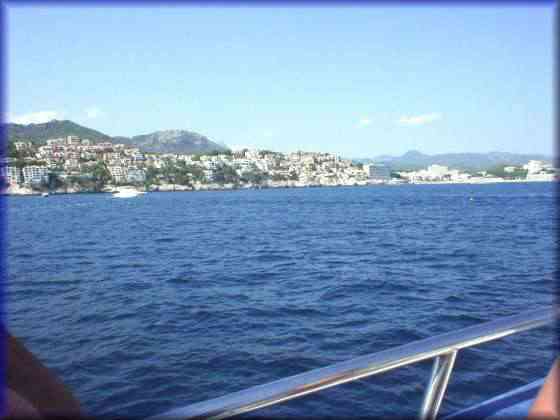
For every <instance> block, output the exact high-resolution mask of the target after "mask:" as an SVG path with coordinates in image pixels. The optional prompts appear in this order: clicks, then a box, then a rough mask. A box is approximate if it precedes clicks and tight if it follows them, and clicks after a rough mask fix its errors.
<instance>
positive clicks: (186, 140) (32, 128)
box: [7, 120, 228, 154]
mask: <svg viewBox="0 0 560 420" xmlns="http://www.w3.org/2000/svg"><path fill="white" fill-rule="evenodd" d="M7 128H8V141H18V140H25V141H32V142H34V143H37V144H44V143H45V142H46V140H47V139H53V138H59V137H66V136H70V135H73V136H78V137H81V138H83V139H89V140H91V141H93V142H94V143H99V142H104V141H110V142H113V143H124V144H128V145H131V146H136V147H138V148H140V150H143V151H145V152H155V153H186V154H193V153H208V152H212V151H226V150H228V147H227V146H225V145H221V144H217V143H214V142H213V141H211V140H210V139H208V138H207V137H205V136H203V135H201V134H198V133H195V132H193V131H187V130H165V131H156V132H155V133H151V134H144V135H140V136H134V137H124V136H115V137H111V136H108V135H107V134H104V133H101V132H99V131H96V130H93V129H91V128H88V127H84V126H81V125H79V124H76V123H74V122H72V121H69V120H63V121H60V120H52V121H49V122H47V123H42V124H27V125H22V124H12V123H10V124H7Z"/></svg>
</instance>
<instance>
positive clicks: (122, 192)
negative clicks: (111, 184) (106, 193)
mask: <svg viewBox="0 0 560 420" xmlns="http://www.w3.org/2000/svg"><path fill="white" fill-rule="evenodd" d="M142 194H146V193H145V192H144V191H138V190H137V189H135V188H120V189H118V190H115V191H113V197H114V198H132V197H137V196H139V195H142Z"/></svg>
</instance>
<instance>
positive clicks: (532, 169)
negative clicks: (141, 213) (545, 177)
mask: <svg viewBox="0 0 560 420" xmlns="http://www.w3.org/2000/svg"><path fill="white" fill-rule="evenodd" d="M550 168H551V165H550V164H548V163H546V162H543V161H542V160H530V161H529V162H528V163H527V164H526V165H523V169H525V170H527V175H530V174H538V173H539V172H542V171H543V170H545V169H550Z"/></svg>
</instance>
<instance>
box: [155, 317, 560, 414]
mask: <svg viewBox="0 0 560 420" xmlns="http://www.w3.org/2000/svg"><path fill="white" fill-rule="evenodd" d="M559 316H560V310H559V309H558V308H557V307H554V308H543V309H538V310H532V311H528V312H523V313H520V314H518V315H513V316H508V317H504V318H500V319H497V320H494V321H490V322H485V323H481V324H478V325H474V326H471V327H468V328H464V329H461V330H457V331H453V332H449V333H445V334H441V335H437V336H434V337H430V338H426V339H422V340H418V341H414V342H412V343H409V344H405V345H402V346H398V347H395V348H391V349H388V350H383V351H380V352H377V353H373V354H368V355H365V356H360V357H357V358H355V359H351V360H348V361H345V362H340V363H336V364H333V365H330V366H327V367H323V368H318V369H313V370H310V371H307V372H304V373H301V374H298V375H294V376H290V377H287V378H283V379H280V380H277V381H274V382H270V383H267V384H264V385H258V386H254V387H252V388H248V389H245V390H242V391H238V392H234V393H232V394H228V395H225V396H222V397H218V398H214V399H210V400H207V401H202V402H198V403H194V404H191V405H188V406H185V407H182V408H176V409H174V410H171V411H168V412H166V413H163V414H160V415H156V416H153V417H150V419H149V420H156V419H193V418H196V419H207V418H208V419H222V418H226V417H231V416H235V415H238V414H242V413H246V412H249V411H253V410H256V409H259V408H263V407H267V406H270V405H274V404H278V403H280V402H283V401H287V400H291V399H293V398H297V397H301V396H303V395H306V394H311V393H313V392H317V391H320V390H322V389H326V388H330V387H333V386H336V385H340V384H343V383H346V382H351V381H355V380H357V379H361V378H365V377H368V376H372V375H376V374H379V373H382V372H387V371H390V370H393V369H396V368H399V367H402V366H407V365H411V364H413V363H418V362H421V361H425V360H429V359H434V362H433V367H432V372H431V376H430V378H429V380H428V384H427V387H426V391H425V394H424V398H423V402H422V406H421V409H420V413H419V418H420V419H422V420H424V419H435V418H436V417H437V414H438V411H439V409H440V406H441V403H442V401H443V398H444V396H445V392H446V389H447V384H448V382H449V378H450V376H451V372H452V370H453V365H454V363H455V359H456V357H457V353H458V352H459V351H460V350H462V349H465V348H469V347H474V346H477V345H480V344H483V343H487V342H490V341H494V340H497V339H500V338H503V337H506V336H509V335H512V334H516V333H519V332H522V331H526V330H531V329H533V328H537V327H541V326H543V325H545V324H548V323H551V322H553V321H554V320H556V319H557V318H558V317H559Z"/></svg>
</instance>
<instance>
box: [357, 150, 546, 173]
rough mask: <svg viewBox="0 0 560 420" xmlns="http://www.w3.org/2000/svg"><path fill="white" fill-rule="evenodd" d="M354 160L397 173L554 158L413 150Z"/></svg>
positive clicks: (473, 168)
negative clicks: (435, 152)
mask: <svg viewBox="0 0 560 420" xmlns="http://www.w3.org/2000/svg"><path fill="white" fill-rule="evenodd" d="M354 160H355V161H358V162H361V163H384V164H386V165H388V166H390V167H391V168H392V169H394V170H397V171H398V170H418V169H424V168H426V167H428V166H430V165H444V166H448V167H450V168H452V169H462V170H471V171H481V170H487V169H490V168H493V167H496V166H498V165H524V164H526V163H527V162H528V161H529V160H544V161H547V162H552V157H551V156H546V155H542V154H518V153H508V152H490V153H444V154H437V155H427V154H424V153H422V152H419V151H417V150H411V151H408V152H406V153H405V154H404V155H402V156H377V157H375V158H372V159H354Z"/></svg>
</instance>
